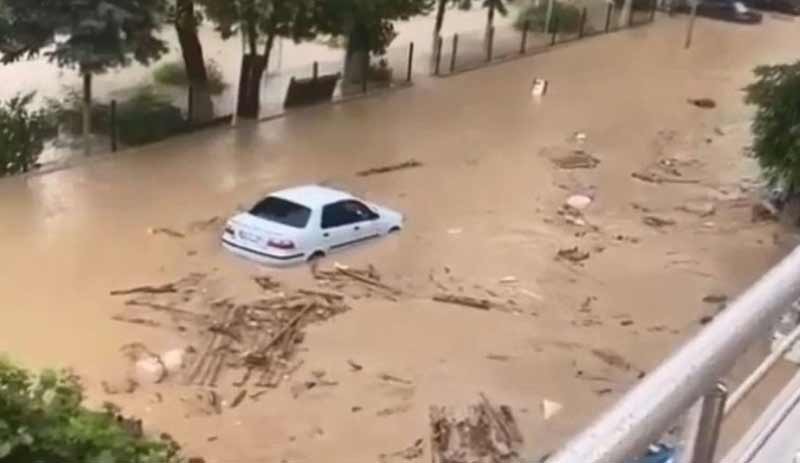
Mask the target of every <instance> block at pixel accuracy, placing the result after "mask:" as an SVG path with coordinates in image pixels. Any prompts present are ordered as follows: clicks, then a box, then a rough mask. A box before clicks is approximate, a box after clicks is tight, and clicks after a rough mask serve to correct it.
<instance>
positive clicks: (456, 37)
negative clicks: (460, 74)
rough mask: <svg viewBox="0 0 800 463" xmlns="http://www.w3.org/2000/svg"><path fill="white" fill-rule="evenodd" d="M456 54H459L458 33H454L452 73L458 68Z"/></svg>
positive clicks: (451, 61)
mask: <svg viewBox="0 0 800 463" xmlns="http://www.w3.org/2000/svg"><path fill="white" fill-rule="evenodd" d="M456 56H458V34H454V35H453V50H452V51H451V52H450V74H452V73H453V71H455V70H456Z"/></svg>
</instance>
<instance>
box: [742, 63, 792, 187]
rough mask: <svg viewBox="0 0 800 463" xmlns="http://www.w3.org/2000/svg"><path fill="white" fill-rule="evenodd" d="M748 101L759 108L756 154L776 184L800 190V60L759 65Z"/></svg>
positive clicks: (766, 173)
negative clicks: (790, 62) (772, 64)
mask: <svg viewBox="0 0 800 463" xmlns="http://www.w3.org/2000/svg"><path fill="white" fill-rule="evenodd" d="M754 72H755V75H756V81H755V82H754V83H752V84H750V85H749V86H748V87H747V88H746V89H745V92H746V98H745V101H746V103H747V104H750V105H753V106H755V107H756V115H755V119H754V120H753V125H752V131H753V154H754V156H755V158H756V159H757V160H758V164H759V165H760V167H761V171H762V174H763V176H764V178H765V179H766V180H768V181H769V183H770V185H771V186H773V187H779V188H781V189H783V190H784V191H785V192H786V193H787V194H790V195H794V194H796V193H797V192H798V191H800V61H797V62H795V63H792V64H779V65H774V66H759V67H757V68H756V69H755V71H754Z"/></svg>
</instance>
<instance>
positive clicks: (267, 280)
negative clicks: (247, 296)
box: [253, 276, 281, 291]
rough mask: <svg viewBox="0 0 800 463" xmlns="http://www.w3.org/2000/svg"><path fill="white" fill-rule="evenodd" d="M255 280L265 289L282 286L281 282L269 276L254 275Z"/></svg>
mask: <svg viewBox="0 0 800 463" xmlns="http://www.w3.org/2000/svg"><path fill="white" fill-rule="evenodd" d="M253 281H255V283H256V284H257V285H258V286H260V287H261V289H263V290H264V291H270V290H273V289H278V288H280V287H281V284H280V283H278V282H277V281H275V280H273V279H272V278H271V277H268V276H261V277H253Z"/></svg>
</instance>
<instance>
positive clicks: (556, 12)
mask: <svg viewBox="0 0 800 463" xmlns="http://www.w3.org/2000/svg"><path fill="white" fill-rule="evenodd" d="M556 22H558V31H559V32H563V33H567V34H570V33H573V32H577V31H578V28H580V25H581V10H580V8H578V7H577V6H575V5H568V4H564V3H558V2H554V3H553V16H552V18H551V21H550V28H549V30H547V31H545V28H546V27H547V2H541V3H540V4H539V5H538V6H537V5H536V4H534V3H531V4H529V5H526V6H525V7H523V8H522V9H520V10H519V13H518V14H517V19H516V20H515V21H514V27H516V28H517V29H519V30H522V29H524V28H525V24H526V23H527V24H528V30H530V31H534V32H547V33H548V34H549V33H552V32H553V29H555V27H554V26H555V24H556Z"/></svg>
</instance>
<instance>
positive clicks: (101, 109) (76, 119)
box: [47, 88, 111, 136]
mask: <svg viewBox="0 0 800 463" xmlns="http://www.w3.org/2000/svg"><path fill="white" fill-rule="evenodd" d="M47 106H48V112H49V113H50V114H52V115H53V117H54V118H55V120H56V121H57V122H58V125H59V127H60V128H61V129H63V130H64V131H65V132H66V133H68V134H70V135H75V136H77V135H80V134H81V133H82V130H83V96H82V95H81V93H80V92H79V91H78V90H77V89H74V88H71V89H67V90H66V96H65V97H64V98H63V99H61V100H57V99H52V98H51V99H48V101H47ZM91 111H92V131H93V132H95V133H100V134H108V133H109V127H110V126H109V118H110V112H111V109H110V107H109V106H108V105H106V104H102V103H99V102H93V103H92V109H91Z"/></svg>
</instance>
